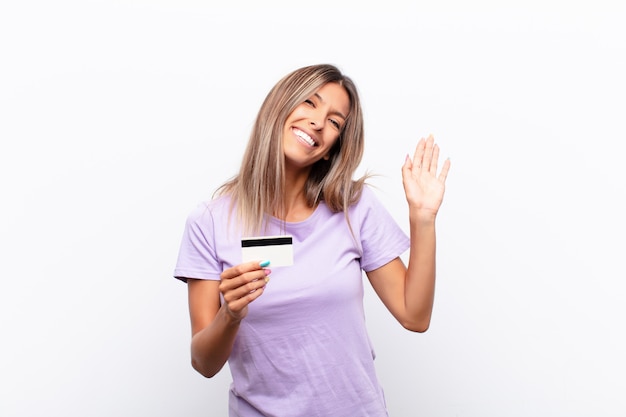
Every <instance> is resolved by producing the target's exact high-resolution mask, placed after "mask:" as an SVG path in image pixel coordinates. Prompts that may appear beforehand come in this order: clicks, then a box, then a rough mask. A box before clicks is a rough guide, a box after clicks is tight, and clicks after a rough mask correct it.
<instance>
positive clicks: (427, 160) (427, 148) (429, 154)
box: [422, 135, 435, 171]
mask: <svg viewBox="0 0 626 417" xmlns="http://www.w3.org/2000/svg"><path fill="white" fill-rule="evenodd" d="M434 143H435V138H433V135H428V139H426V142H425V144H424V157H423V159H422V165H423V166H424V168H426V170H427V171H429V170H430V164H431V161H432V159H433V147H434Z"/></svg>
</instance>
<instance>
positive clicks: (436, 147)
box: [430, 144, 439, 176]
mask: <svg viewBox="0 0 626 417" xmlns="http://www.w3.org/2000/svg"><path fill="white" fill-rule="evenodd" d="M438 165H439V145H437V144H435V145H434V146H433V159H432V160H431V162H430V173H431V174H433V176H436V175H437V166H438Z"/></svg>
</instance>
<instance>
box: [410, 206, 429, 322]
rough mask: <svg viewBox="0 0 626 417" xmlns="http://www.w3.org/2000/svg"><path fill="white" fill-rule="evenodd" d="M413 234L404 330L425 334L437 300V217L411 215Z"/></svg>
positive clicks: (411, 230)
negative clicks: (405, 328)
mask: <svg viewBox="0 0 626 417" xmlns="http://www.w3.org/2000/svg"><path fill="white" fill-rule="evenodd" d="M410 235H411V247H410V254H409V262H408V266H407V272H406V280H405V306H406V313H407V320H408V323H407V325H405V327H407V328H410V329H411V330H414V331H419V332H423V331H426V330H427V329H428V327H429V325H430V318H431V315H432V310H433V303H434V299H435V275H436V234H435V216H434V215H432V216H424V215H421V214H419V213H415V214H411V217H410Z"/></svg>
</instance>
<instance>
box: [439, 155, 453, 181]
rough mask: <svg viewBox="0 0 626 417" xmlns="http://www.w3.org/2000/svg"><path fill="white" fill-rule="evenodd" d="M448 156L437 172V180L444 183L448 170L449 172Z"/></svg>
mask: <svg viewBox="0 0 626 417" xmlns="http://www.w3.org/2000/svg"><path fill="white" fill-rule="evenodd" d="M451 164H452V163H451V162H450V158H448V159H446V160H445V162H444V163H443V167H441V173H440V174H439V181H441V182H442V183H444V184H445V183H446V178H448V172H450V165H451Z"/></svg>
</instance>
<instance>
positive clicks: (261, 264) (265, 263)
mask: <svg viewBox="0 0 626 417" xmlns="http://www.w3.org/2000/svg"><path fill="white" fill-rule="evenodd" d="M269 264H270V261H263V262H261V263H260V264H259V266H260V267H261V268H265V267H266V266H268V265H269Z"/></svg>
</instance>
